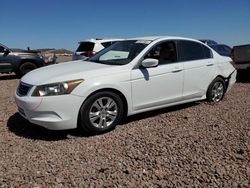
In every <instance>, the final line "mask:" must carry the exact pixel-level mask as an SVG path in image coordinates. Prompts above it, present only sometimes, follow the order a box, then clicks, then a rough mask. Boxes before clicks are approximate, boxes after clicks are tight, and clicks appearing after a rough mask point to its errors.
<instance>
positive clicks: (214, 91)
mask: <svg viewBox="0 0 250 188" xmlns="http://www.w3.org/2000/svg"><path fill="white" fill-rule="evenodd" d="M225 91H226V84H225V81H224V80H223V79H222V78H220V77H217V78H215V79H214V80H213V81H212V83H211V84H210V85H209V87H208V90H207V100H208V102H211V103H216V102H219V101H221V100H222V99H223V97H224V95H225Z"/></svg>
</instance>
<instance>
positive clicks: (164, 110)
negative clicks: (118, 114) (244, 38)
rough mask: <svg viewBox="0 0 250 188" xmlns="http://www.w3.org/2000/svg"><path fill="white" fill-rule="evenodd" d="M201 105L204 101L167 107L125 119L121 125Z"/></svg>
mask: <svg viewBox="0 0 250 188" xmlns="http://www.w3.org/2000/svg"><path fill="white" fill-rule="evenodd" d="M200 103H202V101H197V102H191V103H185V104H180V105H176V106H171V107H167V108H161V109H158V110H153V111H148V112H143V113H139V114H135V115H132V116H129V117H125V118H124V119H123V120H122V122H121V124H120V125H124V124H127V123H131V122H133V121H139V120H142V119H145V118H150V117H154V116H158V115H160V114H165V113H169V112H174V111H178V110H181V109H185V108H189V107H192V106H196V105H199V104H200Z"/></svg>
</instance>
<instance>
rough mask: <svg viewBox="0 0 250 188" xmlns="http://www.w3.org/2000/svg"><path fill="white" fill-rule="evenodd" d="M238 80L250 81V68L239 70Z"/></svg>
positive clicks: (242, 81) (239, 81)
mask: <svg viewBox="0 0 250 188" xmlns="http://www.w3.org/2000/svg"><path fill="white" fill-rule="evenodd" d="M236 80H237V82H238V83H250V70H238V71H237V78H236Z"/></svg>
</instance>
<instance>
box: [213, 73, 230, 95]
mask: <svg viewBox="0 0 250 188" xmlns="http://www.w3.org/2000/svg"><path fill="white" fill-rule="evenodd" d="M216 78H221V79H223V80H224V82H225V91H226V90H227V87H228V84H229V78H230V76H229V77H228V78H225V77H224V76H222V75H218V76H217V77H216Z"/></svg>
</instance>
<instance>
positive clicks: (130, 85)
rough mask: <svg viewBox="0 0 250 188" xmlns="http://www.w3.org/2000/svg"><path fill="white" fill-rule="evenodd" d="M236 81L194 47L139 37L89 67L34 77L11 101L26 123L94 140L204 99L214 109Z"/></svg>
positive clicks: (227, 67) (223, 61)
mask: <svg viewBox="0 0 250 188" xmlns="http://www.w3.org/2000/svg"><path fill="white" fill-rule="evenodd" d="M235 81H236V70H235V69H234V67H233V66H232V65H231V59H230V58H228V57H223V56H220V55H219V54H218V53H216V52H215V51H214V50H213V49H211V48H210V47H208V46H207V45H205V44H203V43H201V42H199V41H197V40H193V39H188V38H181V37H143V38H133V39H127V40H124V41H120V42H117V43H115V44H113V45H111V46H110V47H108V48H106V49H105V50H103V51H101V52H99V53H97V54H96V55H95V56H93V57H91V58H90V59H88V61H83V60H79V61H77V62H74V63H72V62H68V63H61V64H57V65H52V66H48V67H43V68H40V69H37V70H34V71H32V72H30V73H28V74H26V75H25V76H24V77H23V78H22V79H21V81H20V83H19V85H18V87H17V89H16V95H15V99H16V103H17V106H18V111H19V113H20V114H21V115H22V116H23V117H24V118H26V119H27V120H29V121H30V122H32V123H35V124H38V125H41V126H43V127H45V128H47V129H53V130H59V129H72V128H77V127H80V128H82V129H83V130H84V131H87V132H90V133H92V134H98V133H104V132H106V131H110V130H111V129H113V128H115V126H116V125H117V124H119V122H120V120H121V118H122V117H123V116H130V115H133V114H137V113H141V112H145V111H149V110H154V109H158V108H164V107H168V106H173V105H178V104H182V103H188V102H192V101H198V100H203V99H207V100H208V101H210V102H219V101H221V100H222V99H223V96H224V94H225V92H226V91H228V90H229V89H230V88H231V87H232V85H233V84H234V83H235Z"/></svg>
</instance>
